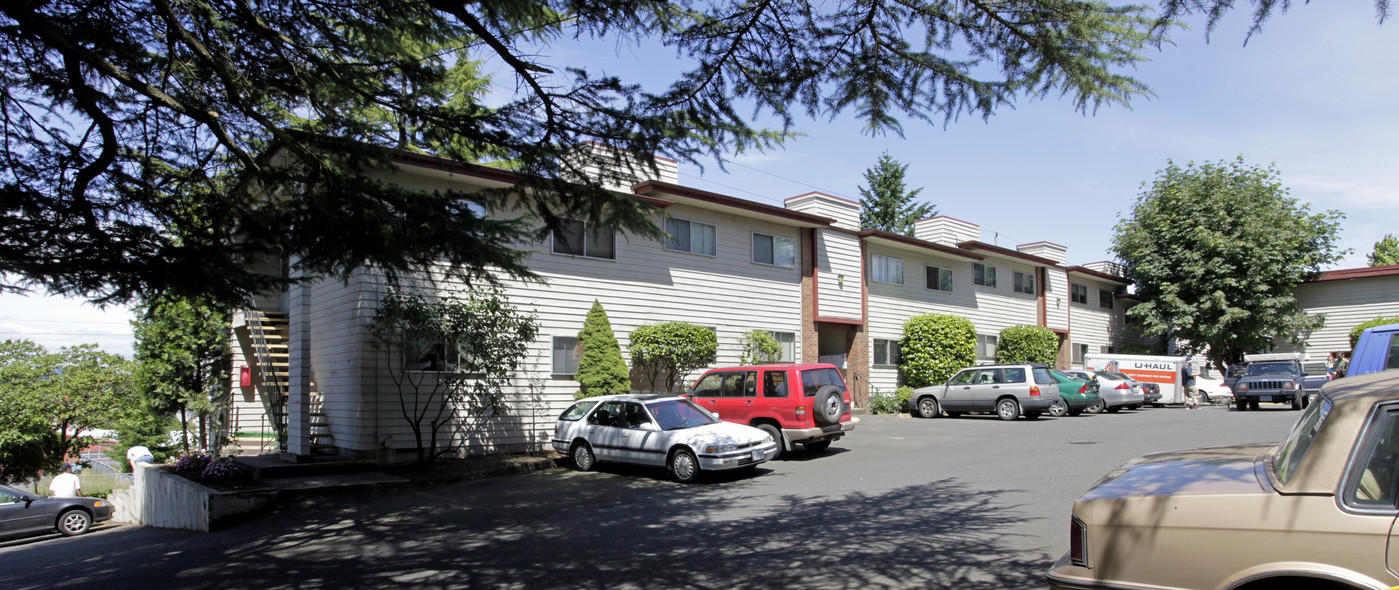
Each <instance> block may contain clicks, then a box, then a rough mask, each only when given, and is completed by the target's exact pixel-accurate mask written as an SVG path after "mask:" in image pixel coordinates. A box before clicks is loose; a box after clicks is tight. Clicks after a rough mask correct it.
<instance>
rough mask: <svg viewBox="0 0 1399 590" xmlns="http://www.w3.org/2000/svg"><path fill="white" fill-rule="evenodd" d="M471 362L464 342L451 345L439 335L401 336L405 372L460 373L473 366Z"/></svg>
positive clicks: (415, 333) (416, 334) (467, 346)
mask: <svg viewBox="0 0 1399 590" xmlns="http://www.w3.org/2000/svg"><path fill="white" fill-rule="evenodd" d="M471 360H472V356H471V349H470V346H469V345H468V344H467V343H466V342H459V343H457V344H455V345H453V344H451V343H449V342H447V341H446V340H443V339H442V337H441V336H440V335H436V334H434V335H432V336H428V335H424V334H419V333H417V332H413V331H409V332H405V333H404V335H403V366H404V368H405V370H408V371H428V372H442V373H451V372H457V373H461V372H467V371H469V370H470V369H469V368H470V367H471V366H474V363H472V362H471Z"/></svg>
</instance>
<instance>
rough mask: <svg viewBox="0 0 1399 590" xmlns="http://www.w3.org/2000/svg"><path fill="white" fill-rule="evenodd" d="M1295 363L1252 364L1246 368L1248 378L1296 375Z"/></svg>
mask: <svg viewBox="0 0 1399 590" xmlns="http://www.w3.org/2000/svg"><path fill="white" fill-rule="evenodd" d="M1296 374H1297V364H1296V363H1252V364H1250V365H1249V366H1248V376H1249V377H1253V376H1256V375H1296Z"/></svg>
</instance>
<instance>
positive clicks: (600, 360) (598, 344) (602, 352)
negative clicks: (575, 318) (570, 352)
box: [573, 299, 631, 398]
mask: <svg viewBox="0 0 1399 590" xmlns="http://www.w3.org/2000/svg"><path fill="white" fill-rule="evenodd" d="M578 346H579V347H580V348H581V349H582V354H581V355H579V357H578V372H577V373H575V374H574V375H573V378H574V380H576V381H578V387H579V389H580V390H579V392H578V394H576V395H575V397H580V398H581V397H593V396H598V395H611V394H614V393H627V392H629V391H631V379H630V378H629V375H630V371H628V369H627V363H626V361H625V360H623V359H622V347H621V345H619V344H617V335H616V334H615V333H613V332H612V322H610V321H608V320H607V311H606V310H604V309H603V308H602V303H601V302H599V301H598V300H596V299H594V300H593V307H592V309H589V310H588V317H587V318H586V319H585V320H583V331H581V332H579V333H578Z"/></svg>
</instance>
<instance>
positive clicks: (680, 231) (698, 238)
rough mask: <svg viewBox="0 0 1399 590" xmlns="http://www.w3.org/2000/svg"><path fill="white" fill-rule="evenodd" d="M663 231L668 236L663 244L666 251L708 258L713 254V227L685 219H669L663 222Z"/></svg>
mask: <svg viewBox="0 0 1399 590" xmlns="http://www.w3.org/2000/svg"><path fill="white" fill-rule="evenodd" d="M665 231H666V233H668V234H670V237H668V238H666V242H665V247H666V249H667V250H675V251H676V252H690V253H692V254H705V255H708V256H714V254H715V246H714V235H715V228H714V226H713V225H710V224H708V223H700V222H698V221H690V220H687V219H674V218H670V219H666V220H665Z"/></svg>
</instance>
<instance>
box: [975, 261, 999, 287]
mask: <svg viewBox="0 0 1399 590" xmlns="http://www.w3.org/2000/svg"><path fill="white" fill-rule="evenodd" d="M972 282H973V283H976V284H978V285H981V286H983V287H995V286H996V267H994V266H988V265H985V264H981V263H980V262H975V263H972Z"/></svg>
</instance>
